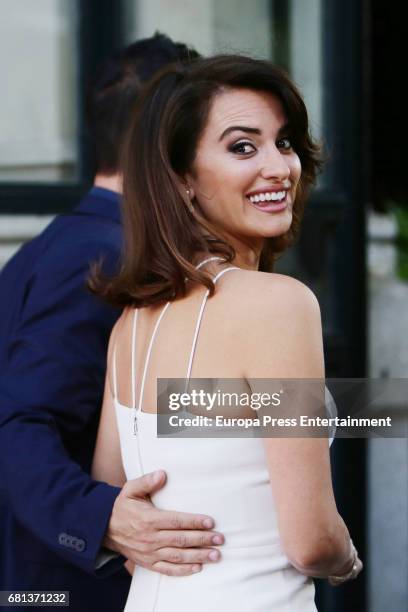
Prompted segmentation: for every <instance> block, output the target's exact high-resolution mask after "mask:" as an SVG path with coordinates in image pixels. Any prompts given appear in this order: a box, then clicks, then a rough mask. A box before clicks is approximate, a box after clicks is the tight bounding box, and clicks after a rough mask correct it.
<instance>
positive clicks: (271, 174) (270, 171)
mask: <svg viewBox="0 0 408 612" xmlns="http://www.w3.org/2000/svg"><path fill="white" fill-rule="evenodd" d="M261 176H262V178H264V179H271V178H275V179H278V180H281V181H284V180H285V179H287V178H289V176H290V168H289V166H288V164H287V162H286V160H285V157H284V156H283V155H282V153H281V152H280V150H279V149H277V148H276V147H275V148H274V150H273V151H269V152H268V154H267V156H265V159H264V160H263V165H262V168H261Z"/></svg>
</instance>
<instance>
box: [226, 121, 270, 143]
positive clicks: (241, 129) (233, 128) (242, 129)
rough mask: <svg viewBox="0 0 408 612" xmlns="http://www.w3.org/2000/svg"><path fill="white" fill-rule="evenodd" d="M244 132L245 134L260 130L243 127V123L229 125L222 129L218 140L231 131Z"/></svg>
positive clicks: (259, 132)
mask: <svg viewBox="0 0 408 612" xmlns="http://www.w3.org/2000/svg"><path fill="white" fill-rule="evenodd" d="M235 131H236V132H246V133H247V134H261V133H262V132H261V130H259V129H258V128H251V127H245V126H244V125H231V127H228V128H227V129H226V130H224V131H223V133H222V134H221V136H220V138H219V140H220V141H221V140H222V139H223V138H225V136H227V135H228V134H230V133H231V132H235Z"/></svg>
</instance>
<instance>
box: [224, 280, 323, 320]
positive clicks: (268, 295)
mask: <svg viewBox="0 0 408 612" xmlns="http://www.w3.org/2000/svg"><path fill="white" fill-rule="evenodd" d="M232 276H233V275H232V274H231V279H230V283H229V285H228V289H229V290H228V295H226V299H228V297H229V298H230V299H231V300H233V301H234V303H235V304H236V308H238V309H239V310H241V311H242V312H243V313H247V312H248V308H250V309H251V312H252V313H254V312H256V313H257V314H258V315H260V316H262V314H265V315H269V316H270V315H271V308H273V312H275V313H276V312H277V311H278V310H281V309H283V311H284V312H285V313H288V312H289V311H292V310H293V309H297V308H299V307H300V308H301V309H307V310H311V311H317V312H320V309H319V303H318V301H317V298H316V296H315V294H314V293H313V291H312V290H311V289H310V288H309V287H307V285H305V284H304V283H302V282H301V281H299V280H297V279H295V278H293V277H290V276H286V275H285V274H278V273H275V272H258V271H252V270H239V271H236V272H235V273H234V276H235V282H234V279H232Z"/></svg>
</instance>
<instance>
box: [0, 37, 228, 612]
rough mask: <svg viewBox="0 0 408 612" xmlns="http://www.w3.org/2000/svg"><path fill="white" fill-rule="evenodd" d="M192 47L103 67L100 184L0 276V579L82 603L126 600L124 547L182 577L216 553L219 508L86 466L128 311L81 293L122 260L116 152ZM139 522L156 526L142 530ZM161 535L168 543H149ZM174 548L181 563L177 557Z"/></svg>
mask: <svg viewBox="0 0 408 612" xmlns="http://www.w3.org/2000/svg"><path fill="white" fill-rule="evenodd" d="M189 55H191V52H189V50H188V49H187V48H186V47H185V46H184V45H180V44H175V43H173V42H172V41H170V40H169V39H168V38H167V37H165V36H162V35H156V36H154V37H152V38H151V39H147V40H144V41H139V42H137V43H135V44H133V45H131V46H130V47H128V48H127V49H125V50H124V51H123V52H121V53H120V54H118V55H117V56H116V57H115V58H113V59H112V60H110V61H109V62H108V63H107V64H106V65H105V67H104V69H103V70H102V72H101V73H100V75H99V77H98V78H97V80H96V81H95V83H94V86H93V89H92V91H91V95H90V97H89V108H88V111H89V116H90V125H91V131H92V136H93V142H94V145H95V154H96V167H97V173H96V177H95V181H94V186H93V188H92V189H91V190H90V192H89V193H88V194H86V195H85V197H84V198H83V200H82V201H81V202H80V204H79V206H78V207H77V208H76V209H75V210H74V211H73V212H72V213H69V214H66V215H61V216H59V217H57V218H56V219H55V220H54V221H53V222H52V223H51V224H50V225H49V226H48V227H47V228H46V229H45V230H44V232H43V233H42V234H41V235H40V236H38V237H37V238H36V239H34V240H33V241H31V242H30V243H28V244H26V245H25V246H23V248H22V249H21V250H20V251H19V252H18V253H17V255H15V256H14V257H13V258H12V260H11V261H10V262H9V263H8V265H7V266H6V267H5V269H4V270H3V271H2V273H1V275H0V292H1V296H2V299H1V301H0V372H1V377H2V381H1V385H0V521H1V522H0V590H17V589H18V590H35V591H39V590H54V591H56V590H64V591H70V609H71V610H75V611H76V612H82V611H83V612H87V611H91V610H98V612H111V611H114V610H122V609H123V607H124V603H125V600H126V596H127V592H128V588H129V582H130V576H129V574H128V573H127V572H126V570H125V569H124V567H123V563H124V561H125V558H129V559H130V560H131V561H132V562H134V563H136V564H140V565H144V566H145V567H150V568H151V569H152V570H155V571H159V572H162V573H165V574H171V575H175V576H178V575H187V574H190V573H192V570H193V565H194V564H197V563H198V564H201V563H205V562H207V561H208V560H209V558H208V555H209V552H210V550H211V548H208V547H210V546H211V545H212V543H213V537H214V536H215V535H216V534H214V532H213V531H212V527H213V521H212V519H211V518H210V517H205V516H203V515H189V514H185V513H178V512H167V511H162V510H158V509H156V508H154V507H153V505H152V504H151V502H149V498H148V495H149V493H152V492H154V491H155V490H157V489H159V488H161V487H162V486H165V477H166V475H165V474H164V473H163V472H158V473H156V474H153V475H146V476H144V477H143V478H141V479H136V480H133V481H130V482H128V483H126V485H125V486H124V488H123V489H122V490H120V489H117V488H115V487H112V486H110V485H108V484H106V483H102V482H96V481H94V480H92V478H91V477H90V475H89V472H90V467H91V462H92V454H93V449H94V444H95V437H96V430H97V426H98V419H99V412H100V407H101V404H102V395H103V383H104V375H105V367H106V351H107V343H108V338H109V335H110V331H111V329H112V327H113V325H114V323H115V321H116V320H117V318H118V316H119V315H120V312H119V311H117V310H114V309H112V308H111V307H109V306H107V305H106V304H103V303H101V302H100V301H99V300H98V299H97V298H95V297H94V296H93V295H91V294H90V293H89V292H88V291H87V290H86V287H85V283H86V278H87V275H88V272H89V265H90V263H91V262H93V261H97V260H99V259H100V257H101V256H102V257H104V259H105V265H106V266H107V268H108V269H109V270H113V269H115V266H116V265H117V263H118V259H119V255H120V248H121V238H122V231H121V226H120V213H119V197H120V196H119V192H120V189H121V176H120V173H119V169H118V166H119V162H118V159H119V151H120V148H121V142H122V140H123V137H124V133H125V131H126V126H127V124H128V121H129V118H130V115H131V109H132V106H133V104H134V101H135V99H136V98H137V95H138V93H139V89H140V83H141V82H143V81H146V80H147V79H148V78H149V77H150V76H151V75H152V74H153V73H154V72H155V71H156V70H157V69H158V68H160V67H161V66H163V65H165V64H166V63H168V62H171V61H176V60H180V59H181V60H184V59H188V56H189ZM192 55H194V53H193V54H192ZM138 524H141V525H145V526H146V525H149V526H148V527H147V526H146V527H144V530H145V531H144V532H143V533H140V531H141V530H140V529H134V527H135V525H136V526H137V525H138ZM186 530H188V531H187V532H186ZM160 532H161V533H160ZM129 534H132V535H130V536H129ZM158 535H160V536H161V537H162V544H161V545H160V548H158V546H157V544H156V545H155V544H153V543H152V544H146V541H150V540H151V541H152V542H153V541H154V539H155V537H156V539H157V537H158ZM186 536H187V537H186ZM216 543H218V542H216ZM177 546H179V548H177ZM173 553H176V554H177V555H181V557H180V559H179V561H180V562H177V563H170V562H169V560H171V559H172V558H174V557H173V556H172V554H173ZM136 571H137V570H136ZM98 578H102V579H98Z"/></svg>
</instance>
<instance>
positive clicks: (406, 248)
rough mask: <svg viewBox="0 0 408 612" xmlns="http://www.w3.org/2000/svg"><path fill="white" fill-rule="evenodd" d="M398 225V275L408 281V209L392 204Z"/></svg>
mask: <svg viewBox="0 0 408 612" xmlns="http://www.w3.org/2000/svg"><path fill="white" fill-rule="evenodd" d="M392 212H393V213H394V215H395V218H396V220H397V226H398V234H397V249H398V262H397V275H398V277H399V278H401V279H402V280H404V281H408V209H407V208H406V207H405V208H403V207H402V206H398V205H393V206H392Z"/></svg>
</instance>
